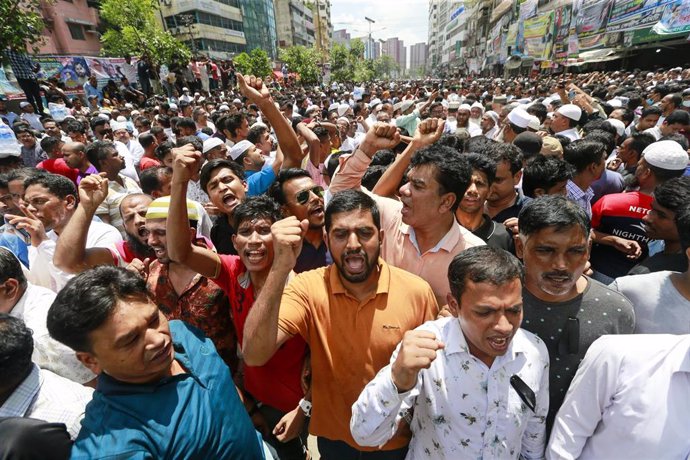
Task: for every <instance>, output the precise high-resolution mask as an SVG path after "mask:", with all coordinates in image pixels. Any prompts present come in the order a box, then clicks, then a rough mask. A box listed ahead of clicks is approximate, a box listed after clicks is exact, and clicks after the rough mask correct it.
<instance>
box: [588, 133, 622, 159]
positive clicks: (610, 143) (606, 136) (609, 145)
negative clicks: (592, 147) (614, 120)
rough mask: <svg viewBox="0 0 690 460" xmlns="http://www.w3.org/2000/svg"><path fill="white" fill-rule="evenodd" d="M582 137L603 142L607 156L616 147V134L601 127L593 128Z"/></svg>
mask: <svg viewBox="0 0 690 460" xmlns="http://www.w3.org/2000/svg"><path fill="white" fill-rule="evenodd" d="M583 139H585V140H588V141H594V142H599V143H601V144H604V148H605V149H606V155H607V156H608V155H609V154H610V153H611V152H613V150H614V149H615V148H616V135H615V134H611V133H609V132H608V131H603V130H601V129H595V130H594V131H591V132H590V133H589V134H587V135H586V136H585V137H583Z"/></svg>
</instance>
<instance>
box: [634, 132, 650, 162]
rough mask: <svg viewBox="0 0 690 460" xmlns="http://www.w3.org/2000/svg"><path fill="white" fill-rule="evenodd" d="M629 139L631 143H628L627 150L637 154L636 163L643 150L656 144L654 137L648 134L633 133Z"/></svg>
mask: <svg viewBox="0 0 690 460" xmlns="http://www.w3.org/2000/svg"><path fill="white" fill-rule="evenodd" d="M631 138H632V141H631V142H630V145H629V146H628V148H629V149H630V150H633V151H635V152H636V153H637V160H638V161H639V160H640V158H641V157H642V152H644V149H646V148H647V147H649V146H650V145H651V144H653V143H655V142H656V139H655V138H654V136H652V135H651V134H649V133H635V134H633V135H632V136H631Z"/></svg>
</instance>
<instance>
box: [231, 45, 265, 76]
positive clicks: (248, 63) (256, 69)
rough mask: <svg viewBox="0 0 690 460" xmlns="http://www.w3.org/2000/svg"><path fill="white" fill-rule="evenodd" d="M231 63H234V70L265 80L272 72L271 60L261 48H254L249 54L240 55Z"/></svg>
mask: <svg viewBox="0 0 690 460" xmlns="http://www.w3.org/2000/svg"><path fill="white" fill-rule="evenodd" d="M232 61H233V62H234V63H235V68H236V69H237V70H238V71H239V72H240V73H242V74H244V75H256V76H257V77H262V78H266V77H267V76H268V75H270V74H271V71H272V70H273V67H272V66H271V59H270V58H269V57H268V54H267V53H266V51H264V50H262V49H261V48H254V49H253V50H252V51H251V52H250V53H249V54H247V53H240V54H238V55H237V56H235V57H234V58H233V60H232Z"/></svg>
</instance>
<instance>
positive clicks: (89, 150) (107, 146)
mask: <svg viewBox="0 0 690 460" xmlns="http://www.w3.org/2000/svg"><path fill="white" fill-rule="evenodd" d="M113 150H115V151H117V147H115V144H114V143H113V142H110V141H94V142H92V143H91V144H89V146H88V147H86V158H88V159H89V163H91V164H92V165H93V166H94V167H95V168H96V169H97V170H99V171H100V170H101V161H102V160H105V159H106V158H108V155H109V154H110V152H112V151H113Z"/></svg>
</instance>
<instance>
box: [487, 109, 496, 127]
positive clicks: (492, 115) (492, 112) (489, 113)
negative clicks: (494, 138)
mask: <svg viewBox="0 0 690 460" xmlns="http://www.w3.org/2000/svg"><path fill="white" fill-rule="evenodd" d="M484 115H486V116H488V117H489V118H491V119H492V120H493V122H494V125H497V124H498V118H499V117H498V114H497V113H496V112H494V111H493V110H487V112H486V113H485V114H484Z"/></svg>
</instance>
